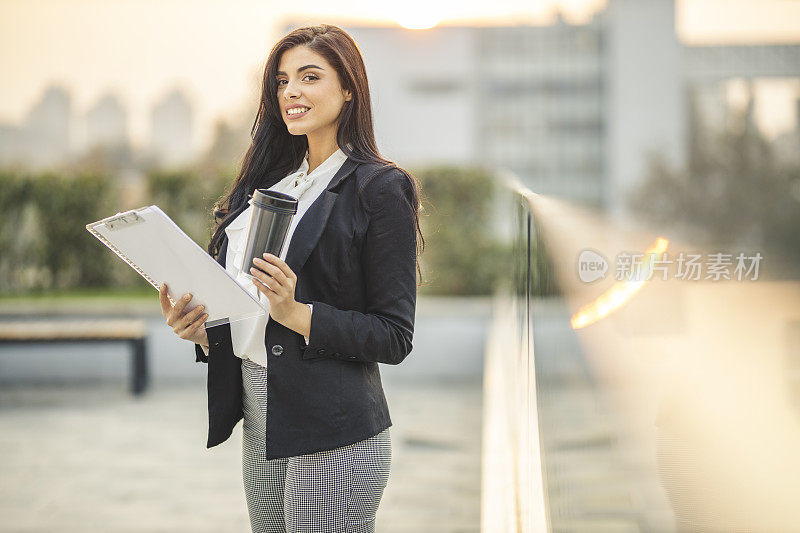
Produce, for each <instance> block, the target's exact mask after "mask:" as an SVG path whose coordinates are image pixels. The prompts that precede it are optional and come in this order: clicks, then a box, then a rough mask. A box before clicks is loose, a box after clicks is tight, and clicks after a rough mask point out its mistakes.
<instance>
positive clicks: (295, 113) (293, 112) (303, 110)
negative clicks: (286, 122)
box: [286, 107, 310, 118]
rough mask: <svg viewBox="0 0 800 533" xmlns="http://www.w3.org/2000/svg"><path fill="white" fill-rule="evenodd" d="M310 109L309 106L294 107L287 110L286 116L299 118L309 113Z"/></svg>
mask: <svg viewBox="0 0 800 533" xmlns="http://www.w3.org/2000/svg"><path fill="white" fill-rule="evenodd" d="M298 110H300V111H298ZM309 111H310V109H309V108H307V107H293V108H292V109H290V110H289V111H287V112H286V116H287V117H289V118H299V117H302V116H305V114H306V113H308V112H309Z"/></svg>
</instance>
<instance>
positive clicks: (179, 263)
mask: <svg viewBox="0 0 800 533" xmlns="http://www.w3.org/2000/svg"><path fill="white" fill-rule="evenodd" d="M86 229H87V230H88V231H89V232H90V233H91V234H92V235H94V236H95V237H97V238H98V239H99V240H100V242H102V243H103V244H105V245H106V246H107V247H108V248H110V249H111V251H113V252H114V253H115V254H117V255H118V256H119V257H120V258H121V259H122V260H123V261H125V262H126V263H128V265H130V266H131V268H133V269H134V270H136V272H138V273H139V274H140V275H141V276H142V277H143V278H144V279H146V280H147V281H148V282H149V283H150V285H152V286H153V287H155V289H156V291H158V290H159V287H160V286H161V284H162V283H166V284H167V289H168V293H169V294H168V297H169V300H170V302H172V304H173V305H175V302H176V301H177V300H178V299H179V298H180V297H181V296H183V295H184V294H186V293H187V292H189V293H192V300H191V304H190V305H192V307H191V308H190V307H188V306H187V307H186V310H187V312H188V311H190V310H191V309H194V307H196V306H198V305H205V312H206V313H208V318H207V319H206V323H205V327H206V328H210V327H213V326H218V325H220V324H225V323H229V322H231V321H232V320H233V321H238V320H242V319H245V318H251V317H255V316H259V315H264V314H266V315H268V314H269V310H268V309H267V308H265V307H264V305H263V304H262V303H261V302H260V301H258V300H257V299H256V298H254V297H253V295H252V294H250V293H249V292H247V290H245V289H244V287H242V286H241V285H239V283H238V282H237V281H236V280H235V279H234V277H233V276H232V275H231V274H230V273H229V272H228V271H227V270H225V268H224V267H223V266H222V265H221V264H219V263H218V262H217V261H216V260H215V259H214V258H213V257H211V255H209V254H208V252H207V251H206V250H204V249H203V248H201V247H200V246H199V245H198V244H197V243H196V242H194V241H193V240H192V238H191V237H189V236H188V235H187V234H186V233H185V232H184V231H183V230H181V228H180V227H179V226H178V225H177V224H176V223H175V222H173V220H172V219H171V218H169V217H168V216H167V214H166V213H164V211H162V210H161V208H159V207H158V206H157V205H150V206H146V207H140V208H138V209H131V210H130V211H125V212H120V213H117V214H116V215H112V216H110V217H107V218H104V219H102V220H98V221H96V222H91V223H89V224H86Z"/></svg>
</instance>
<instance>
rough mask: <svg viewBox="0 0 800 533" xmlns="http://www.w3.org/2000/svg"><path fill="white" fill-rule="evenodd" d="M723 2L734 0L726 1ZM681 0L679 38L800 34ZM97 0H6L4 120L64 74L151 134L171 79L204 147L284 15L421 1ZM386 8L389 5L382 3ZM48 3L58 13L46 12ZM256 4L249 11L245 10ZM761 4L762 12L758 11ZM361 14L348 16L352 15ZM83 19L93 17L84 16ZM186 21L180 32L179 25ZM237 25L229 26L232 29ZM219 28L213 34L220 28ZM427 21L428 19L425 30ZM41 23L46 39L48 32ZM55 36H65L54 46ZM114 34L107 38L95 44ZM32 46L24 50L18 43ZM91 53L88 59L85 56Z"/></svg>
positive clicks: (776, 9) (535, 17)
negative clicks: (296, 5) (152, 113)
mask: <svg viewBox="0 0 800 533" xmlns="http://www.w3.org/2000/svg"><path fill="white" fill-rule="evenodd" d="M723 3H724V5H725V10H724V11H722V10H721V9H720V7H721V6H722V4H723ZM606 4H607V2H606V1H604V0H561V1H556V0H548V1H541V2H534V3H530V2H528V3H525V4H524V5H523V4H522V3H519V2H501V3H499V4H493V6H492V13H494V14H495V16H493V17H484V18H480V17H481V16H482V15H485V13H481V12H480V11H478V10H475V9H473V10H472V11H469V10H468V9H467V8H462V9H460V10H459V9H458V8H457V6H456V5H455V4H454V3H438V4H434V5H435V6H436V8H438V9H436V10H435V11H431V13H432V14H431V15H428V17H429V18H430V17H433V18H438V19H439V24H440V25H480V24H481V23H483V24H498V25H499V24H503V22H504V21H506V22H508V21H509V20H511V19H513V20H515V21H516V22H517V23H518V24H532V25H536V24H547V23H549V22H552V16H553V9H554V8H556V7H557V8H558V9H559V10H560V11H561V12H562V13H563V17H564V19H565V20H566V21H567V22H570V23H574V24H577V23H585V22H586V21H587V20H588V19H590V18H591V16H592V15H593V14H594V12H596V11H597V10H602V9H604V7H605V5H606ZM757 4H758V5H756V2H753V1H738V2H731V1H730V0H726V1H725V2H720V0H684V1H678V2H677V5H676V24H677V26H678V27H677V32H678V34H679V38H680V39H681V40H682V41H683V42H685V43H686V44H692V43H701V44H702V43H709V44H710V43H712V42H716V41H719V40H723V41H725V42H736V41H738V42H748V41H754V40H756V39H757V38H760V40H761V41H763V42H782V41H794V42H800V28H794V29H792V28H791V27H790V25H789V24H788V23H787V21H789V20H791V19H792V17H791V15H792V14H796V16H795V17H794V19H795V20H797V19H798V18H800V2H786V1H783V2H781V1H778V0H768V1H764V0H759V2H758V3H757ZM189 5H190V4H189V3H187V2H183V1H173V2H166V3H150V2H135V1H130V0H127V1H114V2H103V3H98V2H92V1H85V0H70V1H67V2H63V1H62V2H57V3H55V2H51V1H46V0H34V1H26V2H20V1H14V0H6V1H4V2H0V15H1V16H0V42H2V43H3V45H2V46H1V47H0V68H2V69H3V71H5V72H13V73H14V75H13V76H11V77H10V80H11V81H10V83H6V84H4V86H3V88H2V94H3V98H2V99H0V122H3V123H11V124H16V123H19V121H21V120H22V119H23V118H24V116H25V114H26V113H27V112H28V110H30V109H31V108H32V107H33V106H34V105H35V103H36V102H37V101H38V100H39V99H40V98H41V96H42V94H43V92H44V90H45V88H46V87H47V86H50V85H59V86H61V87H63V88H64V89H65V90H67V91H68V92H69V93H70V94H71V95H72V97H73V108H74V110H75V112H76V113H78V114H82V113H85V112H86V111H87V110H89V109H90V108H92V107H93V106H94V105H96V104H97V102H98V101H99V100H100V99H101V98H103V96H104V95H106V94H109V93H113V94H115V95H116V96H117V97H118V98H119V99H120V100H121V101H122V102H123V103H124V105H125V107H126V110H127V111H128V114H129V119H128V135H129V137H130V138H131V141H132V142H133V143H134V145H136V146H146V144H147V143H148V140H149V125H148V121H149V115H148V113H149V109H150V108H152V107H153V105H155V104H156V102H158V101H159V100H161V99H163V98H164V97H165V96H166V95H167V94H169V93H171V92H173V91H176V90H178V91H181V92H183V93H184V94H185V95H186V96H187V98H188V99H189V102H190V103H191V105H192V106H193V108H194V110H195V112H196V122H195V126H194V135H195V139H196V142H197V144H198V148H199V147H204V146H207V145H208V143H209V142H210V140H211V134H212V127H213V124H214V122H215V120H217V119H219V118H224V119H226V120H228V121H229V122H235V121H237V120H240V119H241V117H242V114H245V115H249V114H251V113H250V111H251V110H254V109H255V106H256V103H257V98H258V92H259V90H260V77H261V74H262V71H263V64H264V61H265V59H266V56H267V54H268V53H269V48H270V47H271V46H272V44H274V41H275V40H276V39H277V38H278V37H279V36H280V34H281V31H282V28H283V27H284V26H285V23H286V20H293V21H298V20H299V21H303V22H304V23H305V22H308V23H312V22H320V21H325V20H328V21H330V22H331V23H334V24H340V25H342V26H346V25H347V24H353V25H361V24H385V25H397V21H402V22H404V23H408V22H411V23H413V22H414V21H415V14H417V15H419V14H421V13H423V12H424V5H423V4H422V3H420V2H417V3H414V2H411V3H410V4H409V3H406V7H405V8H404V9H405V11H403V12H398V13H388V12H386V11H385V8H381V7H380V6H370V5H369V4H367V3H364V2H351V3H347V4H342V5H340V6H339V7H340V9H339V10H337V13H338V14H339V15H337V16H336V17H333V16H331V15H329V14H327V13H326V12H325V8H324V4H322V3H321V2H317V1H314V2H309V3H306V4H304V6H305V13H297V12H294V11H290V10H288V9H286V8H285V7H284V6H282V5H272V4H264V3H258V2H253V1H246V2H239V3H237V6H239V7H240V9H231V7H230V4H229V3H223V2H219V1H216V0H207V1H204V2H192V3H191V10H189V9H188V7H189ZM382 10H383V11H382ZM42 13H48V14H49V15H50V16H49V17H47V18H42V17H41V14H42ZM242 13H247V14H248V16H247V17H242V16H241V14H242ZM756 13H758V14H759V16H758V17H756V16H754V15H755V14H756ZM353 14H356V15H358V18H350V19H344V18H342V17H347V16H348V15H353ZM86 21H89V23H90V25H89V26H87V24H86ZM178 24H179V25H180V27H181V39H178V40H176V39H175V31H174V28H175V27H177V25H178ZM227 28H230V29H231V30H228V31H231V32H232V33H234V34H235V35H231V38H225V33H226V29H227ZM212 29H213V30H214V31H215V32H218V33H216V34H213V35H214V36H213V37H210V35H212V32H211V30H212ZM423 31H424V30H423ZM43 34H47V35H48V36H49V38H48V39H44V40H43V39H41V36H42V35H43ZM53 43H58V46H57V47H54V46H53ZM102 43H106V44H107V46H98V44H102ZM20 51H23V52H24V53H20ZM87 58H91V60H87Z"/></svg>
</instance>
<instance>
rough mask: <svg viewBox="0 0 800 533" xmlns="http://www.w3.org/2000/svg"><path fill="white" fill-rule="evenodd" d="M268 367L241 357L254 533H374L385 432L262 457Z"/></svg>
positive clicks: (386, 450) (388, 451)
mask: <svg viewBox="0 0 800 533" xmlns="http://www.w3.org/2000/svg"><path fill="white" fill-rule="evenodd" d="M266 383H267V368H265V367H263V366H261V365H258V364H256V363H254V362H252V361H250V360H249V359H243V360H242V384H243V388H244V392H243V398H242V402H243V409H244V419H243V423H242V424H243V425H242V478H243V481H244V491H245V496H246V499H247V510H248V512H249V514H250V525H251V527H252V530H253V533H273V532H275V533H277V532H286V533H323V532H324V533H334V532H336V533H339V532H341V533H372V532H374V531H375V515H376V513H377V511H378V504H379V503H380V500H381V496H382V495H383V490H384V488H385V487H386V484H387V483H388V480H389V469H390V465H391V460H392V447H391V440H390V435H389V428H386V429H385V430H383V431H381V432H380V433H378V434H377V435H375V436H372V437H370V438H368V439H366V440H362V441H359V442H355V443H353V444H349V445H347V446H342V447H339V448H335V449H333V450H325V451H321V452H315V453H310V454H306V455H298V456H295V457H284V458H278V459H266V449H265V438H266V407H267V390H266Z"/></svg>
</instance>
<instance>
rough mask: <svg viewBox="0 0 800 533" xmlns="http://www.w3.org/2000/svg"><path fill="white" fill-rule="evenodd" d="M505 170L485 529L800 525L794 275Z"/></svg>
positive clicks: (491, 349) (489, 363) (487, 415)
mask: <svg viewBox="0 0 800 533" xmlns="http://www.w3.org/2000/svg"><path fill="white" fill-rule="evenodd" d="M504 181H505V183H506V185H507V190H508V191H510V194H509V202H510V203H511V204H512V206H513V209H512V210H509V213H513V217H514V226H513V227H514V254H513V256H514V261H513V265H509V266H510V268H511V269H512V273H511V275H510V276H509V279H510V280H512V281H511V282H510V283H508V285H507V286H506V287H505V288H504V289H503V290H501V291H499V292H498V293H497V294H496V295H495V300H494V302H495V303H494V315H493V323H492V326H491V328H490V333H489V337H488V339H487V348H486V360H485V373H484V434H483V450H484V457H483V487H482V489H483V490H482V498H483V500H482V524H483V529H482V530H483V531H485V532H488V531H509V532H510V531H515V532H516V531H519V532H528V531H794V530H800V506H797V505H796V504H794V503H793V502H794V501H795V500H796V499H797V497H798V496H800V459H799V458H800V454H799V453H797V450H800V425H798V419H799V418H800V416H798V415H800V409H799V408H798V403H800V402H798V396H800V395H798V394H797V393H796V391H797V390H798V388H797V384H798V381H800V378H798V376H800V305H798V303H800V283H797V282H795V281H786V280H782V281H780V280H767V279H760V278H758V277H757V275H756V278H754V277H753V275H754V272H753V269H752V268H750V269H749V274H747V275H745V276H744V277H741V274H743V273H746V272H745V271H746V270H747V269H746V268H742V269H739V270H737V269H736V268H735V266H736V264H737V262H736V260H735V259H736V257H737V254H738V253H739V252H740V251H739V250H731V251H729V252H730V253H731V255H732V256H733V258H734V261H733V262H732V264H731V265H730V267H731V268H730V270H729V271H728V274H729V276H730V279H726V278H725V277H724V276H720V275H719V264H718V263H717V266H716V267H714V266H713V265H712V264H711V263H712V260H713V259H714V254H715V253H727V252H728V251H725V250H723V251H720V250H717V249H716V248H713V247H702V246H690V245H687V244H685V243H678V242H677V240H673V239H669V238H668V236H665V235H660V234H658V233H654V232H648V231H646V230H645V229H643V226H637V227H636V229H635V230H631V229H630V228H631V225H630V224H629V223H626V224H625V225H620V224H618V223H614V222H612V221H610V220H608V219H607V218H606V217H604V216H603V215H602V214H600V213H598V212H595V211H592V210H588V209H584V208H580V207H576V206H574V205H570V204H569V203H567V202H564V201H560V200H557V199H554V198H546V197H541V196H539V195H536V194H534V193H533V192H531V191H530V190H528V189H527V188H525V187H524V186H522V185H521V184H520V183H519V181H518V180H515V179H514V178H513V176H512V177H510V178H509V177H506V178H505V180H504ZM743 252H744V257H745V267H748V266H752V263H753V261H752V260H749V259H747V258H751V257H756V258H757V257H758V251H754V250H743ZM615 254H616V256H615ZM691 256H694V257H695V258H697V257H700V258H701V259H702V260H703V261H705V263H704V264H703V267H704V268H706V270H704V271H703V272H702V273H701V275H699V276H696V277H695V278H692V277H689V276H687V275H686V271H687V269H688V267H687V265H688V264H691V261H689V262H686V261H687V257H691ZM614 257H616V262H615V263H612V261H611V260H610V259H611V258H614ZM631 257H633V258H635V259H637V260H636V261H629V259H630V258H631ZM670 261H672V262H670ZM695 263H696V262H695ZM625 265H628V266H627V267H626V266H625ZM695 266H696V265H695ZM715 272H716V274H715ZM737 276H738V277H737Z"/></svg>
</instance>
